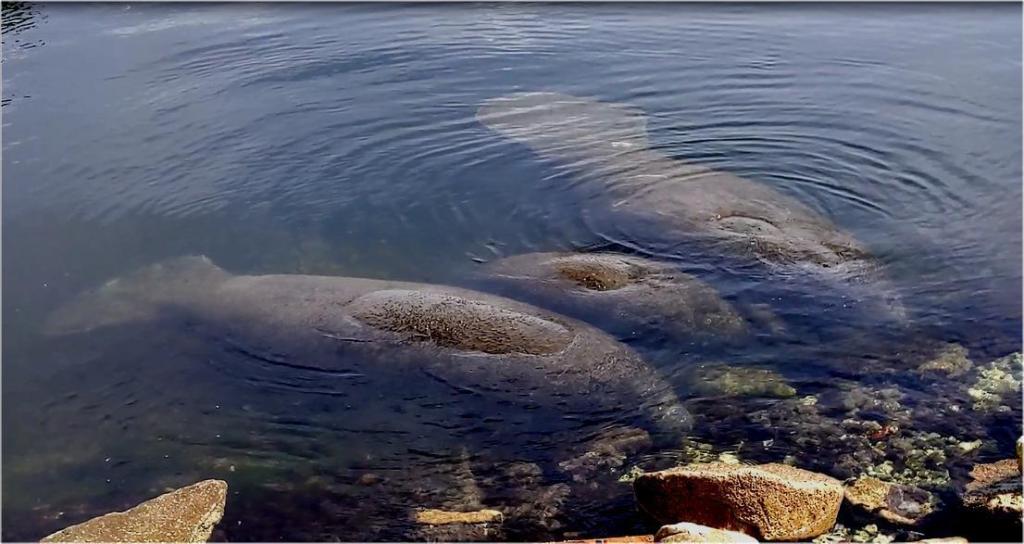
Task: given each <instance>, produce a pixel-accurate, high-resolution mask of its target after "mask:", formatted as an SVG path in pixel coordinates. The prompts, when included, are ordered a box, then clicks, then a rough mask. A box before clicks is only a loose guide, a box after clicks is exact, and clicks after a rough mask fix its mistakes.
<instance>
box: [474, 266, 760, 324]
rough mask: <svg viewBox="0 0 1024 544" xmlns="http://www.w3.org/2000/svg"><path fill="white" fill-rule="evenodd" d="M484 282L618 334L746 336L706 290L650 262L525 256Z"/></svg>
mask: <svg viewBox="0 0 1024 544" xmlns="http://www.w3.org/2000/svg"><path fill="white" fill-rule="evenodd" d="M483 275H484V277H485V280H486V281H488V282H492V283H497V284H499V285H500V286H502V287H503V288H507V289H508V290H511V291H513V292H515V294H516V295H517V296H525V297H528V298H527V300H530V301H532V302H535V303H536V304H538V305H541V306H544V307H548V308H551V309H552V310H555V311H557V312H560V313H565V314H567V315H571V316H574V317H577V318H579V319H583V320H586V321H589V322H591V323H594V324H599V325H600V326H602V327H603V328H608V329H610V330H613V331H614V332H616V333H617V334H620V335H626V334H632V333H635V332H638V331H641V330H645V329H652V330H657V331H658V332H661V333H664V334H668V335H670V336H673V337H683V338H687V337H693V336H695V335H706V334H713V335H718V336H723V337H729V336H735V335H739V334H742V333H743V332H745V331H746V323H745V322H744V320H743V318H742V317H741V316H740V315H739V314H738V313H737V312H736V310H735V309H734V308H733V307H732V305H730V304H729V303H728V302H726V301H725V300H723V299H722V298H721V297H720V296H719V294H718V292H717V291H715V289H714V288H712V287H711V286H710V285H708V284H706V283H704V282H702V281H700V280H699V279H697V278H696V277H694V276H691V275H689V274H685V273H683V272H680V271H679V270H678V269H677V268H676V267H675V266H673V265H671V264H669V263H666V262H661V261H656V260H653V259H647V258H644V257H637V256H631V255H621V254H617V253H558V252H555V253H527V254H524V255H515V256H512V257H506V258H504V259H500V260H497V261H494V262H492V263H489V264H487V265H485V266H484V268H483Z"/></svg>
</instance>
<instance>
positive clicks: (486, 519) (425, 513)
mask: <svg viewBox="0 0 1024 544" xmlns="http://www.w3.org/2000/svg"><path fill="white" fill-rule="evenodd" d="M416 522H417V523H419V524H421V525H422V527H421V528H420V529H419V530H417V531H416V536H417V537H419V538H423V539H426V540H428V541H431V542H484V541H489V540H495V539H496V538H498V536H499V535H500V533H501V522H502V514H501V512H499V511H497V510H486V509H485V510H477V511H474V512H451V511H447V510H420V511H419V512H416Z"/></svg>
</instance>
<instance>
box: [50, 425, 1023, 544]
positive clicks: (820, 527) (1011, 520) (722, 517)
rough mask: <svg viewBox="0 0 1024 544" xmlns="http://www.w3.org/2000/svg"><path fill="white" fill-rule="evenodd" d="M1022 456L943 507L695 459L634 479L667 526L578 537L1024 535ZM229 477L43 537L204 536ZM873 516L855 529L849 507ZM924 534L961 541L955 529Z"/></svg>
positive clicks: (468, 536) (479, 513)
mask: <svg viewBox="0 0 1024 544" xmlns="http://www.w3.org/2000/svg"><path fill="white" fill-rule="evenodd" d="M1022 447H1024V437H1022V438H1021V439H1019V440H1018V441H1017V458H1016V459H1005V460H1002V461H998V462H995V463H982V464H977V465H975V467H974V468H973V469H972V471H971V481H970V482H969V483H968V484H967V485H966V487H965V489H964V491H963V493H961V494H960V495H959V497H958V499H959V500H958V502H957V504H953V505H946V506H945V507H944V509H939V508H940V506H939V502H938V501H936V499H935V497H933V496H932V494H931V493H929V492H928V491H925V490H923V489H921V488H917V487H914V486H910V485H905V484H898V483H894V482H888V481H884V480H881V479H878V478H874V477H871V476H862V477H860V478H856V479H851V480H849V481H847V482H842V481H840V480H838V479H835V478H832V477H830V476H826V475H823V474H820V473H816V472H811V471H808V470H803V469H800V468H795V467H792V466H788V465H784V464H778V463H768V464H756V465H755V464H740V463H731V462H720V461H714V462H707V463H691V464H687V465H684V466H679V467H674V468H670V469H666V470H660V471H653V472H644V473H642V474H639V475H637V476H636V477H635V479H633V482H632V486H633V490H634V495H635V499H636V504H637V507H638V510H639V511H640V512H641V513H642V515H645V516H646V517H648V518H649V519H650V520H651V521H653V522H654V524H656V526H657V527H658V528H657V530H656V531H653V532H652V533H651V534H646V535H631V536H611V537H608V538H600V539H591V540H569V541H565V542H573V543H609V544H611V543H626V542H738V543H749V542H757V541H775V542H794V541H810V540H813V541H814V542H815V543H820V544H824V543H831V542H873V543H881V544H884V543H888V542H892V541H893V538H892V537H891V536H889V532H888V529H891V528H893V527H904V528H905V527H916V528H921V527H925V526H927V525H928V523H929V520H933V519H935V518H936V517H937V516H943V515H947V514H954V515H961V516H963V517H964V519H966V520H969V521H970V522H972V523H974V522H977V523H983V524H985V525H986V526H987V528H988V529H989V531H990V532H992V533H993V534H1005V535H1013V534H1020V531H1021V516H1022V506H1024V499H1022V496H1021V466H1022V458H1021V453H1022V451H1021V450H1022ZM226 499H227V483H226V482H224V481H222V480H204V481H201V482H198V483H195V484H193V485H190V486H187V487H183V488H180V489H177V490H174V491H171V492H169V493H166V494H163V495H160V496H158V497H156V498H153V499H150V500H147V501H145V502H143V503H141V504H139V505H137V506H135V507H133V508H131V509H129V510H126V511H124V512H114V513H110V514H106V515H103V516H100V517H97V518H93V519H91V520H88V521H85V522H83V523H79V524H76V525H72V526H70V527H68V528H65V529H63V530H61V531H58V532H56V533H54V534H51V535H49V536H47V537H45V538H43V539H42V540H41V541H42V542H205V541H207V540H208V539H209V538H210V536H211V534H212V532H213V529H214V526H215V525H216V524H217V523H218V522H219V521H220V520H221V518H222V516H223V514H224V508H225V503H226ZM841 511H842V512H844V513H846V514H848V516H854V517H859V518H861V519H863V520H865V521H866V522H868V523H867V524H866V525H864V526H863V527H862V528H861V529H858V530H853V531H851V530H850V529H849V528H847V527H845V526H843V525H842V524H837V520H838V519H839V518H840V512H841ZM413 518H414V521H415V523H416V524H418V525H419V526H420V527H421V531H419V532H418V534H417V536H418V537H419V538H418V540H425V541H435V542H444V541H461V542H466V541H493V540H496V539H500V538H501V536H502V524H503V522H504V521H505V515H504V514H503V512H501V511H498V510H493V509H487V508H481V509H479V510H475V511H448V510H440V509H419V510H416V511H415V512H414V514H413ZM916 541H918V542H930V543H946V544H954V543H962V542H968V540H967V539H965V538H962V537H959V536H956V535H952V534H950V535H943V536H941V537H939V538H928V539H925V538H919V539H916Z"/></svg>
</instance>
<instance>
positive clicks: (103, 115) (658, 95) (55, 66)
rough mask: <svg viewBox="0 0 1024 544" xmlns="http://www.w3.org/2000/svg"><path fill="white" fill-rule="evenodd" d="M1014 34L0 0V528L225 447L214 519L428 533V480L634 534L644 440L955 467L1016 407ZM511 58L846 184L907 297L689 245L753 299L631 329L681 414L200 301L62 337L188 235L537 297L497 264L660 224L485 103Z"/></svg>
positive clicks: (654, 116)
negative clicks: (511, 383)
mask: <svg viewBox="0 0 1024 544" xmlns="http://www.w3.org/2000/svg"><path fill="white" fill-rule="evenodd" d="M44 43H45V44H46V46H45V47H37V46H38V45H41V44H44ZM1020 48H1021V27H1020V8H1019V6H1011V5H988V6H984V7H973V6H941V7H937V6H932V7H929V8H928V9H923V8H918V7H912V6H866V5H865V6H804V5H801V6H779V7H776V8H773V9H771V10H767V9H761V8H757V7H751V6H737V5H727V6H725V5H723V6H695V5H674V6H667V5H666V6H608V5H601V6H597V5H594V6H585V7H584V6H541V5H501V6H494V5H479V6H462V5H460V6H354V5H330V6H285V5H277V6H275V5H245V6H218V5H208V6H190V5H155V4H135V5H120V4H119V5H114V4H96V5H35V4H22V3H5V4H4V7H3V49H4V58H3V63H4V64H3V68H4V73H3V77H4V82H3V83H4V85H3V86H4V93H3V103H4V110H3V113H4V118H5V119H4V142H3V170H4V173H5V176H4V195H3V196H4V202H3V244H4V270H3V291H4V297H3V334H4V340H5V342H4V345H3V360H4V375H5V379H4V383H3V402H4V406H3V408H4V410H3V429H4V431H3V432H4V436H3V438H4V440H3V459H4V462H3V480H4V484H5V493H4V500H3V514H4V516H3V518H4V524H3V528H2V530H3V537H4V538H5V539H22V540H24V539H36V538H39V537H41V536H43V535H45V534H48V533H49V532H52V531H54V530H57V529H59V528H61V527H64V526H66V525H68V524H70V523H74V522H78V521H80V520H83V519H85V518H88V517H90V516H94V515H97V514H100V513H104V512H107V511H111V510H119V509H123V508H125V507H127V506H130V505H132V504H134V503H137V502H139V501H140V500H142V499H144V498H146V497H149V496H153V495H156V494H158V493H159V492H161V491H162V490H163V489H164V488H166V487H177V486H181V485H184V484H187V483H191V482H192V481H195V480H199V479H203V478H210V477H217V478H223V479H226V480H227V481H228V482H229V486H230V494H229V499H228V509H227V512H226V517H225V520H224V522H222V524H221V525H220V527H219V528H218V530H217V532H216V533H215V538H220V539H231V540H277V539H288V540H329V539H338V538H343V539H346V540H401V539H408V538H419V539H426V538H430V535H426V534H423V533H422V532H420V531H421V528H418V527H417V526H416V525H415V524H414V523H412V522H411V521H410V518H409V513H410V511H411V510H412V509H415V508H420V507H423V508H447V509H459V510H464V509H475V508H481V507H487V508H497V509H500V510H502V511H503V512H505V514H506V519H507V520H508V522H507V523H506V524H505V526H504V528H503V532H502V534H501V535H499V537H500V538H505V539H527V540H529V539H533V540H536V539H545V538H562V537H568V536H573V535H602V536H603V535H610V534H627V533H639V532H645V531H649V530H650V527H648V526H647V525H646V521H645V520H643V519H641V518H639V517H638V516H637V514H636V511H635V506H634V504H633V499H632V496H631V492H630V488H629V486H628V485H627V483H625V482H626V481H628V477H629V474H630V473H631V470H632V469H633V468H634V467H638V466H639V467H641V468H644V469H653V468H659V467H665V466H671V465H673V464H675V463H679V462H687V461H694V460H707V459H713V458H718V457H719V456H725V458H729V457H739V458H740V459H742V460H744V461H753V462H767V461H785V462H791V463H795V464H796V465H798V466H801V467H805V468H808V469H812V470H818V471H822V472H826V473H829V474H832V475H834V476H837V477H841V478H845V477H850V476H855V475H858V474H861V473H871V474H879V475H884V476H886V477H887V478H889V479H895V480H899V481H907V482H915V483H917V484H919V485H923V486H930V487H929V488H930V489H933V490H936V491H938V492H940V493H943V494H946V495H948V493H950V490H951V489H953V488H951V487H950V485H951V484H952V485H953V486H955V485H958V484H960V483H962V482H963V481H964V479H965V478H966V472H967V470H969V468H970V467H971V466H972V465H973V464H974V463H976V462H982V461H988V460H996V459H1001V458H1005V457H1008V456H1010V455H1012V444H1013V440H1014V439H1015V438H1016V436H1018V435H1019V433H1020V425H1021V415H1020V414H1021V405H1020V399H1019V395H1017V396H1015V395H1013V394H1007V395H1000V394H994V395H995V396H994V397H993V396H986V394H984V393H985V392H986V391H999V390H1007V388H1009V389H1008V390H1010V391H1013V390H1014V387H1016V388H1018V390H1019V379H1020V374H1019V372H1020V369H1019V363H1017V362H1014V361H1012V360H1003V361H1000V360H999V358H1001V357H1003V356H1005V355H1007V354H1009V353H1012V352H1016V351H1020V349H1021V346H1020V331H1021V325H1022V322H1021V304H1020V301H1021V287H1020V285H1021V264H1020V263H1021V257H1022V255H1021V214H1020V209H1021V185H1020V177H1021V151H1020V150H1021V144H1022V142H1021V118H1020V104H1021V83H1020V82H1021V58H1020V50H1021V49H1020ZM936 51H955V52H956V54H943V55H937V54H935V52H936ZM521 91H550V92H559V93H565V94H571V95H576V96H585V97H593V98H594V99H597V100H601V101H606V102H615V103H622V104H629V105H630V106H631V107H633V108H636V109H637V110H638V111H642V112H643V114H644V115H645V116H646V117H647V129H648V132H649V139H650V145H651V148H652V150H653V152H656V153H657V154H658V156H664V157H665V158H667V159H672V160H678V161H685V162H686V163H695V164H701V165H705V166H708V167H712V168H715V169H719V170H722V171H726V172H730V173H732V174H735V175H738V176H742V177H744V178H747V179H749V180H752V181H753V182H755V183H759V184H764V185H766V186H769V187H771V188H773V189H774V190H775V191H777V192H778V193H780V194H783V195H786V196H788V197H792V198H794V199H796V200H797V201H799V202H801V203H802V204H803V205H805V206H807V207H808V208H809V209H810V210H813V212H816V213H818V214H821V215H822V216H824V217H827V218H828V219H829V220H830V221H832V222H834V223H835V224H836V225H838V226H839V227H840V228H841V229H843V230H844V231H846V232H849V233H851V234H852V235H853V236H855V237H856V238H857V239H858V240H860V241H861V242H863V243H864V244H865V246H866V247H868V248H869V249H870V251H871V252H872V253H873V254H874V255H876V256H877V257H878V258H879V259H880V260H881V261H882V262H883V263H884V266H885V271H886V275H887V277H888V278H890V279H891V282H892V284H893V288H894V289H895V290H897V291H898V292H899V293H900V295H901V297H902V299H903V301H904V303H905V304H906V306H907V310H908V315H909V320H908V322H907V323H905V324H904V325H902V326H893V325H892V324H891V323H885V324H883V322H882V321H881V320H880V319H878V318H877V315H875V314H872V313H871V311H867V310H865V308H864V307H863V305H860V304H858V302H859V300H858V299H857V296H856V295H850V294H849V293H837V292H832V291H829V290H827V289H826V288H825V287H822V288H820V289H817V290H816V289H808V288H807V286H806V285H797V284H794V283H793V282H790V281H787V280H780V279H778V278H773V277H772V276H771V275H768V274H765V273H763V271H761V272H756V273H755V272H751V271H750V270H745V269H743V268H742V267H737V266H735V263H731V262H729V261H727V260H724V259H722V258H721V255H719V254H718V253H716V252H714V251H708V250H707V248H702V247H700V246H694V247H689V248H687V252H686V253H682V254H677V255H675V256H674V257H676V260H675V261H674V263H673V266H676V267H678V268H679V269H680V270H681V271H683V272H687V273H690V274H693V275H694V276H696V277H698V278H700V279H701V280H702V281H704V282H707V283H708V284H710V285H712V286H714V288H715V289H717V291H718V292H719V293H720V294H721V295H722V296H723V297H724V298H725V299H726V300H727V301H728V302H729V303H730V304H732V305H733V306H734V307H735V308H737V311H738V312H739V313H741V314H742V315H743V318H744V319H745V320H747V322H749V323H750V324H751V327H750V329H751V331H752V333H751V334H750V335H749V336H747V337H745V338H744V339H742V340H740V341H736V340H735V339H730V340H729V341H724V340H722V339H716V338H714V337H712V338H710V339H709V338H706V337H701V338H697V337H694V338H685V337H683V338H680V337H670V335H666V336H662V335H657V334H649V333H650V331H647V332H643V333H637V334H630V332H631V331H624V330H615V332H616V334H619V335H620V336H621V337H622V338H623V340H624V341H625V342H626V343H628V345H629V346H630V347H632V348H633V349H635V350H637V351H638V352H639V353H641V354H642V355H643V357H644V359H645V360H647V362H648V363H649V364H650V365H652V366H654V367H655V368H657V369H659V371H660V372H661V373H662V374H663V375H664V376H666V378H667V379H668V380H669V381H670V382H671V384H672V386H673V387H674V388H675V389H676V392H677V394H678V395H679V396H680V398H682V399H683V402H684V404H685V405H686V407H687V409H688V410H689V411H690V412H691V413H692V414H693V418H694V426H693V429H692V431H691V432H690V433H689V434H688V435H687V436H686V437H685V438H680V439H678V440H675V441H674V442H673V443H671V444H667V445H666V444H662V443H659V442H660V441H659V440H649V439H648V438H646V435H645V434H644V433H648V432H651V433H653V432H654V431H655V430H654V429H642V430H637V429H632V430H631V429H627V428H626V427H627V426H633V425H634V424H636V423H637V422H636V421H634V420H633V419H632V418H631V416H630V415H629V414H624V413H594V414H590V415H589V416H582V415H580V414H575V415H573V417H566V413H563V412H562V411H560V410H558V409H555V408H552V407H551V406H550V405H547V406H545V405H538V406H523V405H519V404H516V403H509V402H503V401H502V400H499V399H496V398H492V397H489V396H488V395H485V394H479V393H478V392H473V391H468V390H466V388H464V387H462V388H460V387H453V384H450V383H445V382H444V381H441V380H436V379H431V378H430V377H424V376H406V375H402V376H399V377H395V376H387V375H367V374H365V373H344V372H341V373H331V374H325V373H322V372H315V371H311V370H309V369H308V368H304V367H305V366H308V365H305V364H304V363H305V362H304V361H300V360H292V359H286V360H283V361H282V360H280V359H275V358H273V357H272V356H268V354H267V353H264V352H259V351H254V350H251V349H244V348H245V347H246V346H245V345H242V346H239V345H238V344H237V343H235V344H233V343H229V342H224V341H222V340H223V339H219V338H216V337H214V338H213V339H211V338H210V335H209V329H208V328H207V326H208V324H207V323H204V322H203V321H202V320H197V319H194V318H189V319H181V318H179V317H174V318H163V319H158V320H150V321H132V322H126V323H123V324H121V325H119V326H115V327H107V328H101V329H96V330H93V331H90V332H88V333H83V334H77V335H66V336H57V337H48V336H44V335H42V334H41V330H42V327H43V324H44V322H45V320H46V319H47V317H48V316H50V315H51V314H52V313H53V312H54V311H55V310H56V309H57V308H59V307H61V306H63V305H65V304H67V303H68V302H69V301H71V300H72V299H73V297H75V296H76V295H78V294H80V293H82V292H84V291H86V290H88V289H92V288H94V287H96V286H98V285H101V284H103V283H104V282H106V281H108V280H110V279H112V278H116V277H123V276H125V275H126V274H128V273H130V272H131V271H133V270H135V269H138V268H139V267H142V266H146V265H150V264H153V263H156V262H161V261H166V260H167V259H171V258H174V257H180V256H183V255H208V256H209V257H210V258H211V259H213V261H214V262H216V263H217V264H219V265H221V266H223V267H224V268H226V269H227V270H229V271H231V272H233V273H237V274H269V273H274V274H320V275H344V276H357V277H369V278H378V279H393V280H403V281H420V282H432V283H445V284H454V285H461V286H466V287H472V288H478V289H485V290H493V291H500V292H503V293H506V294H510V295H515V296H517V297H521V298H524V299H528V300H529V302H532V303H535V304H540V305H544V304H546V303H550V302H551V301H549V300H545V297H544V296H536V295H534V296H533V298H530V294H529V293H523V292H519V293H513V292H512V291H502V290H501V288H500V287H498V286H495V285H493V284H491V283H488V282H485V281H480V278H479V273H480V271H481V270H483V269H484V267H482V266H481V264H484V263H492V262H495V261H497V260H499V259H501V258H503V257H508V256H513V255H519V254H524V253H531V252H543V251H572V250H583V249H586V250H601V251H613V252H620V253H632V254H636V253H637V252H638V249H642V248H638V247H637V246H638V244H636V243H634V242H636V241H637V240H634V239H630V238H622V237H618V236H609V235H608V234H609V228H619V227H622V226H623V225H622V224H621V223H617V222H616V221H614V220H612V221H611V222H606V223H604V224H601V225H597V224H595V222H594V221H593V220H592V217H591V216H590V215H589V214H588V210H592V209H593V205H594V204H595V202H597V201H598V200H597V199H598V198H599V197H600V196H601V195H591V194H588V193H587V187H586V181H587V179H586V176H580V175H579V174H580V173H579V172H578V171H574V170H573V169H571V168H566V167H565V165H564V164H556V163H551V162H547V161H545V160H543V159H542V158H541V157H539V156H538V155H536V154H535V153H534V152H533V151H532V150H531V149H529V148H528V147H526V146H524V145H522V144H520V143H517V142H514V141H511V140H509V139H507V138H503V137H502V136H501V135H499V134H496V133H495V132H493V131H491V130H489V129H488V128H487V127H485V126H483V125H482V124H481V123H479V122H478V121H477V119H476V117H475V114H476V111H477V108H479V107H480V105H481V104H484V103H485V102H486V101H488V100H491V99H494V98H497V97H501V96H508V95H510V94H513V93H516V92H521ZM748 204H753V205H756V204H757V202H751V203H748ZM611 217H613V218H614V216H611ZM593 313H594V312H592V314H593ZM578 315H579V317H582V318H584V319H588V320H590V321H593V322H595V323H599V324H600V323H602V318H603V317H605V316H602V315H589V316H588V315H587V314H586V311H583V310H580V311H579V314H578ZM609 328H610V329H613V327H609ZM949 343H956V344H959V345H961V346H963V348H964V349H966V352H962V351H959V349H960V348H956V347H955V346H950V345H948V344H949ZM270 355H273V354H270ZM939 355H942V357H944V358H939V359H940V362H939V363H933V364H931V365H924V363H926V362H927V361H930V360H935V359H936V358H937V357H938V356H939ZM965 358H966V359H969V362H965V361H966V359H965ZM951 361H952V362H951ZM993 361H996V363H992V362H993ZM282 362H283V363H287V364H280V363H282ZM922 365H924V366H923V368H922ZM1014 365H1017V366H1016V367H1015V366H1014ZM937 368H938V369H939V370H936V369H937ZM957 369H959V370H957ZM1000 369H1011V370H1009V371H1006V372H1004V371H1002V370H1000ZM1013 369H1015V370H1013ZM1007 375H1009V377H1007ZM1014 379H1016V380H1017V381H1016V382H1014ZM1000 380H1001V381H1000ZM454 385H458V384H454ZM1001 388H1002V389H1001ZM979 391H980V393H979ZM640 426H643V425H642V424H640ZM892 429H898V430H897V431H893V430H892ZM653 438H654V439H657V438H659V437H658V436H657V433H655V436H654V437H653ZM975 440H981V445H980V446H978V447H976V448H973V449H972V448H970V447H966V446H963V444H973V443H974V441H975ZM588 451H589V452H601V453H600V455H587V454H586V452H588ZM620 480H622V481H620ZM946 495H943V496H946Z"/></svg>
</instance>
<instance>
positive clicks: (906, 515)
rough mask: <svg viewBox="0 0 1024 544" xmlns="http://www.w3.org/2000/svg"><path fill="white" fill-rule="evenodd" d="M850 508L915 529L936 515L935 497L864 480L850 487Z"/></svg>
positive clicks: (847, 496)
mask: <svg viewBox="0 0 1024 544" xmlns="http://www.w3.org/2000/svg"><path fill="white" fill-rule="evenodd" d="M845 496H846V500H847V502H849V503H850V504H852V505H854V506H856V507H859V508H862V509H864V510H867V511H868V512H871V513H873V514H875V515H877V516H879V517H880V518H882V519H884V520H886V521H888V522H890V523H895V524H897V525H915V524H916V523H917V522H918V521H920V520H921V518H923V517H925V516H927V515H928V514H930V513H931V512H932V509H933V506H934V499H933V497H932V494H931V493H929V492H927V491H925V490H923V489H921V488H918V487H914V486H911V485H901V484H894V483H891V482H884V481H882V480H879V479H878V478H872V477H871V476H863V477H861V478H858V479H857V480H856V481H855V482H853V483H852V484H850V485H848V486H847V487H846V491H845Z"/></svg>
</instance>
